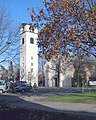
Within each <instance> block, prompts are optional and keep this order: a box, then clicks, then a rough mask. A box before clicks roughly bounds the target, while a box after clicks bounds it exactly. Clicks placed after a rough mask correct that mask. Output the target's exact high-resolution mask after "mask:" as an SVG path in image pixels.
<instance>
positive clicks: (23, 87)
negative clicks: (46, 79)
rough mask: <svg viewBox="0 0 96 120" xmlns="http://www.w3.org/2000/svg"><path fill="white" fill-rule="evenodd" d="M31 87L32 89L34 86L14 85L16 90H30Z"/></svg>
mask: <svg viewBox="0 0 96 120" xmlns="http://www.w3.org/2000/svg"><path fill="white" fill-rule="evenodd" d="M31 89H32V86H31V85H29V84H20V85H17V86H16V87H14V90H15V91H18V92H25V91H30V90H31Z"/></svg>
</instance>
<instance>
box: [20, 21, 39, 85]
mask: <svg viewBox="0 0 96 120" xmlns="http://www.w3.org/2000/svg"><path fill="white" fill-rule="evenodd" d="M37 38H38V30H37V28H34V27H33V26H32V24H28V23H22V24H21V26H20V79H21V81H26V82H28V83H29V84H31V85H34V83H36V84H37V85H38V45H37Z"/></svg>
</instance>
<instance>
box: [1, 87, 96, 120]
mask: <svg viewBox="0 0 96 120" xmlns="http://www.w3.org/2000/svg"><path fill="white" fill-rule="evenodd" d="M75 92H80V89H70V88H69V89H68V88H65V89H60V88H39V89H38V90H37V91H32V92H31V93H17V94H12V93H5V94H0V100H4V101H6V102H8V104H10V105H11V106H16V107H18V108H26V109H39V110H46V111H51V112H62V113H68V114H75V115H83V116H87V117H88V118H90V117H91V118H92V117H94V118H96V104H81V103H63V102H48V101H41V100H40V99H42V98H45V97H50V96H58V95H65V94H73V93H75Z"/></svg>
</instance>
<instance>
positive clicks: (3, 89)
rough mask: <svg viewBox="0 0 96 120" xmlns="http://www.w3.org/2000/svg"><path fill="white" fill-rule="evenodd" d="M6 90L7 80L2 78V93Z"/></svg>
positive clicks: (0, 86)
mask: <svg viewBox="0 0 96 120" xmlns="http://www.w3.org/2000/svg"><path fill="white" fill-rule="evenodd" d="M3 92H6V82H5V80H0V93H3Z"/></svg>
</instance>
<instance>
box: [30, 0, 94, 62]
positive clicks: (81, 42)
mask: <svg viewBox="0 0 96 120" xmlns="http://www.w3.org/2000/svg"><path fill="white" fill-rule="evenodd" d="M42 2H43V4H44V6H45V7H44V8H42V9H41V10H40V11H39V12H38V13H37V11H35V9H31V10H30V9H28V10H29V11H30V15H31V18H32V22H33V23H34V27H38V29H39V33H38V46H39V47H40V50H41V52H43V55H44V56H45V58H46V59H47V60H49V59H51V58H52V56H54V55H57V56H58V54H61V55H65V54H66V53H74V54H75V55H76V53H77V52H76V53H75V51H76V50H78V49H82V50H83V52H84V54H85V55H93V56H94V57H95V58H96V6H95V5H96V3H95V0H43V1H42Z"/></svg>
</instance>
